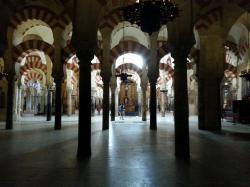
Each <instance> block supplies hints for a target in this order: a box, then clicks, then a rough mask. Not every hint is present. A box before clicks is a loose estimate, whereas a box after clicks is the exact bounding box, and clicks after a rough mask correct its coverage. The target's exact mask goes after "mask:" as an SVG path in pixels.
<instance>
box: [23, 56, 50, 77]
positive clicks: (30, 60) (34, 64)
mask: <svg viewBox="0 0 250 187" xmlns="http://www.w3.org/2000/svg"><path fill="white" fill-rule="evenodd" d="M33 68H36V69H40V70H42V71H43V72H44V74H47V65H45V64H43V63H42V62H41V57H40V56H38V55H29V56H27V57H26V63H25V65H24V66H21V68H20V74H21V75H23V74H24V73H26V72H27V71H28V70H30V69H33Z"/></svg>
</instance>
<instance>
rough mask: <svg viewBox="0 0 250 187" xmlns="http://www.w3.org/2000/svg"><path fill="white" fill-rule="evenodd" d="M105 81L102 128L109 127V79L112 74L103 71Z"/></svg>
mask: <svg viewBox="0 0 250 187" xmlns="http://www.w3.org/2000/svg"><path fill="white" fill-rule="evenodd" d="M101 76H102V81H103V101H102V112H103V113H102V129H103V130H107V129H109V107H110V105H109V81H110V74H109V73H106V72H102V73H101Z"/></svg>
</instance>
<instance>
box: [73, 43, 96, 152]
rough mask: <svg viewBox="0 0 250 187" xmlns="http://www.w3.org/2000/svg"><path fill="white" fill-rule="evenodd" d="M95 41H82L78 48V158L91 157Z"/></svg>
mask: <svg viewBox="0 0 250 187" xmlns="http://www.w3.org/2000/svg"><path fill="white" fill-rule="evenodd" d="M93 48H94V44H93V41H85V42H84V41H81V43H80V44H79V48H77V57H78V59H79V60H80V73H79V131H78V151H77V156H78V157H86V156H90V155H91V66H90V62H91V60H92V59H93V58H94V53H93V51H92V49H93Z"/></svg>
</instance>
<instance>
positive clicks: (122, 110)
mask: <svg viewBox="0 0 250 187" xmlns="http://www.w3.org/2000/svg"><path fill="white" fill-rule="evenodd" d="M124 113H125V107H124V105H123V103H121V104H120V106H119V115H120V119H124Z"/></svg>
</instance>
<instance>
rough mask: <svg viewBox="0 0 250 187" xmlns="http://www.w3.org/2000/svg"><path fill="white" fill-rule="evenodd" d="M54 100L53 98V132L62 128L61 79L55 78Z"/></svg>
mask: <svg viewBox="0 0 250 187" xmlns="http://www.w3.org/2000/svg"><path fill="white" fill-rule="evenodd" d="M55 83H56V98H55V104H56V107H55V126H54V128H55V130H60V129H61V128H62V79H61V78H55Z"/></svg>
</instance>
